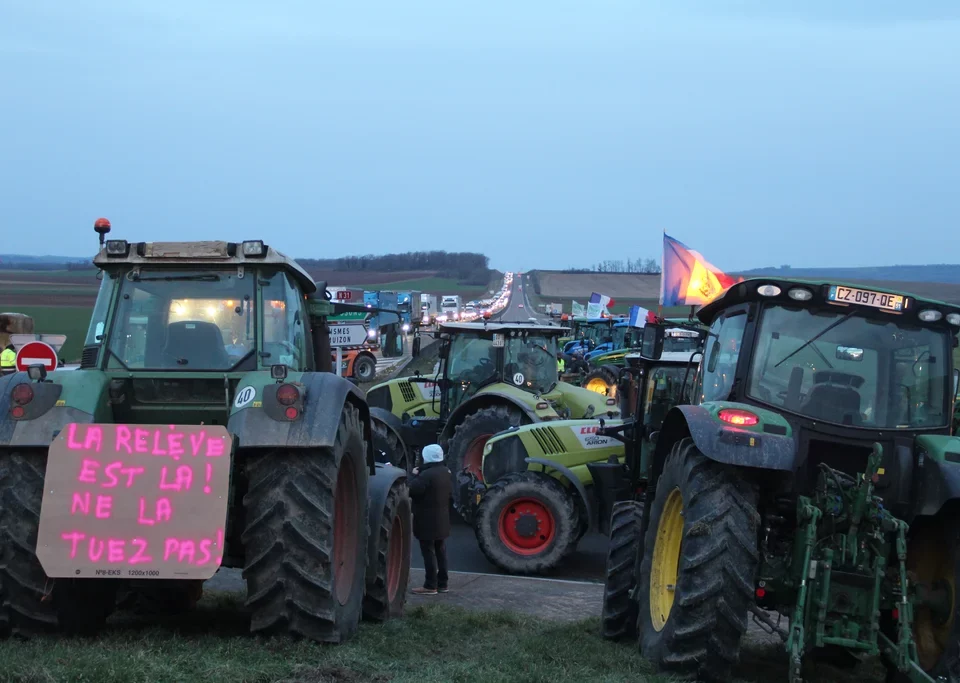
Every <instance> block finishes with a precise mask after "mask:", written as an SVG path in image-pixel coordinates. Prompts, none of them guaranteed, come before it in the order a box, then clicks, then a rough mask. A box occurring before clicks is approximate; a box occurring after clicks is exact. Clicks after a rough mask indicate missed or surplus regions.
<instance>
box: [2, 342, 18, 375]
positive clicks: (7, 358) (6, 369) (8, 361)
mask: <svg viewBox="0 0 960 683" xmlns="http://www.w3.org/2000/svg"><path fill="white" fill-rule="evenodd" d="M16 370H17V350H16V349H15V348H13V344H7V347H6V348H5V349H4V350H3V351H0V374H2V375H9V374H11V373H13V372H16Z"/></svg>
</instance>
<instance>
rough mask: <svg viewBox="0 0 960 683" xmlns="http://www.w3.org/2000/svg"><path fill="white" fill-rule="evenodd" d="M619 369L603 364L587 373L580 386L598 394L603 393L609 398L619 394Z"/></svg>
mask: <svg viewBox="0 0 960 683" xmlns="http://www.w3.org/2000/svg"><path fill="white" fill-rule="evenodd" d="M617 377H618V374H617V371H616V370H614V369H613V368H611V367H610V366H609V365H601V366H600V367H599V368H596V369H594V370H591V371H590V372H589V373H587V375H586V377H584V378H583V381H582V382H580V386H581V387H583V388H584V389H589V390H590V391H595V392H596V393H598V394H603V395H604V396H606V397H608V398H616V396H617Z"/></svg>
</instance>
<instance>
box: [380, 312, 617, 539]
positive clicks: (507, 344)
mask: <svg viewBox="0 0 960 683" xmlns="http://www.w3.org/2000/svg"><path fill="white" fill-rule="evenodd" d="M564 331H565V328H563V327H559V326H556V325H538V324H533V323H500V322H476V323H445V324H441V325H440V326H439V330H438V336H439V338H440V342H441V346H440V351H439V355H440V367H439V370H438V373H437V375H436V376H435V377H426V376H420V375H417V376H413V377H404V378H401V379H394V380H390V381H388V382H385V383H383V384H378V385H377V386H374V387H372V388H371V389H370V390H369V391H367V401H368V402H369V403H370V405H371V406H374V407H376V408H377V409H380V410H381V411H383V412H387V411H389V413H391V414H392V422H391V426H392V427H393V429H394V431H395V432H396V433H398V434H400V436H401V437H402V439H403V441H404V442H405V444H406V445H407V446H408V447H409V448H410V449H411V451H412V452H413V453H414V454H415V455H414V457H419V456H418V455H416V454H417V453H418V452H419V450H421V449H422V448H423V447H424V446H426V445H427V444H430V443H434V442H436V443H439V444H440V445H441V446H442V447H443V449H444V451H445V453H446V462H447V466H448V467H449V468H450V471H451V472H452V474H453V478H454V482H453V483H454V491H455V493H454V508H455V509H456V510H457V511H458V512H459V513H460V515H461V516H462V517H463V518H464V520H465V521H467V522H472V521H473V519H474V516H475V513H476V508H477V505H478V504H479V502H480V499H481V497H482V494H483V492H484V491H485V490H486V487H487V486H489V485H491V484H493V483H494V482H493V480H491V479H489V478H487V477H485V476H484V474H483V469H482V464H483V449H484V445H485V444H486V443H487V440H488V439H490V437H491V436H493V435H494V434H497V433H499V432H502V431H504V430H506V429H510V428H512V427H518V426H520V425H523V424H530V423H540V422H544V421H550V420H559V419H571V418H573V419H577V418H582V419H589V418H592V417H599V416H601V415H606V416H608V417H615V416H616V415H618V414H619V410H618V408H617V407H616V401H615V400H614V399H608V398H605V397H602V396H598V395H597V394H595V393H594V392H592V391H587V390H586V389H580V388H578V387H573V386H570V385H568V384H565V383H563V382H560V381H558V375H557V360H556V356H557V343H556V340H557V337H559V336H560V335H561V334H563V332H564ZM521 464H522V463H521ZM522 469H526V467H525V466H524V467H523V468H522ZM508 473H509V472H508V471H504V472H502V473H500V474H498V478H499V476H501V475H506V474H508Z"/></svg>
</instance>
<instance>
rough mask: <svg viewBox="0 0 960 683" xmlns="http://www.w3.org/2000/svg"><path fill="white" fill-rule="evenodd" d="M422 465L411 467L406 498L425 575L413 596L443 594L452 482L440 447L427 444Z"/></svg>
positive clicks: (445, 577)
mask: <svg viewBox="0 0 960 683" xmlns="http://www.w3.org/2000/svg"><path fill="white" fill-rule="evenodd" d="M422 454H423V467H420V468H416V469H414V470H413V477H411V478H410V481H409V488H410V497H411V498H412V499H413V535H414V536H416V537H417V540H418V541H420V552H421V553H422V554H423V568H424V570H425V572H426V577H425V578H424V581H423V588H414V589H413V592H414V593H416V594H417V595H436V594H437V593H438V592H440V593H446V592H447V591H448V590H449V589H448V583H447V581H448V576H447V545H446V542H445V541H446V539H447V537H448V536H450V502H451V501H452V500H453V485H452V483H451V480H450V477H451V475H450V470H449V469H447V467H446V465H444V464H443V449H442V448H440V446H439V445H437V444H435V443H434V444H430V445H429V446H426V447H425V448H424V449H423V452H422Z"/></svg>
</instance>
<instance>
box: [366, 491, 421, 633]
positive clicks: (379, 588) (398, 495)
mask: <svg viewBox="0 0 960 683" xmlns="http://www.w3.org/2000/svg"><path fill="white" fill-rule="evenodd" d="M412 529H413V505H412V503H411V502H410V492H409V490H408V489H407V484H406V482H405V481H403V480H399V481H396V482H394V484H393V486H391V487H390V492H389V493H388V494H387V501H386V504H385V505H384V506H383V514H382V515H381V516H380V526H379V527H378V528H376V529H373V533H374V534H376V535H377V538H376V544H377V562H376V577H375V578H374V581H373V584H372V585H371V584H368V585H367V592H366V595H364V596H363V618H364V619H367V620H369V621H376V622H382V621H386V620H387V619H396V618H398V617H401V616H403V607H404V605H405V604H406V602H407V584H408V583H409V581H410V553H411V540H410V539H411V538H412V535H411V531H412Z"/></svg>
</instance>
